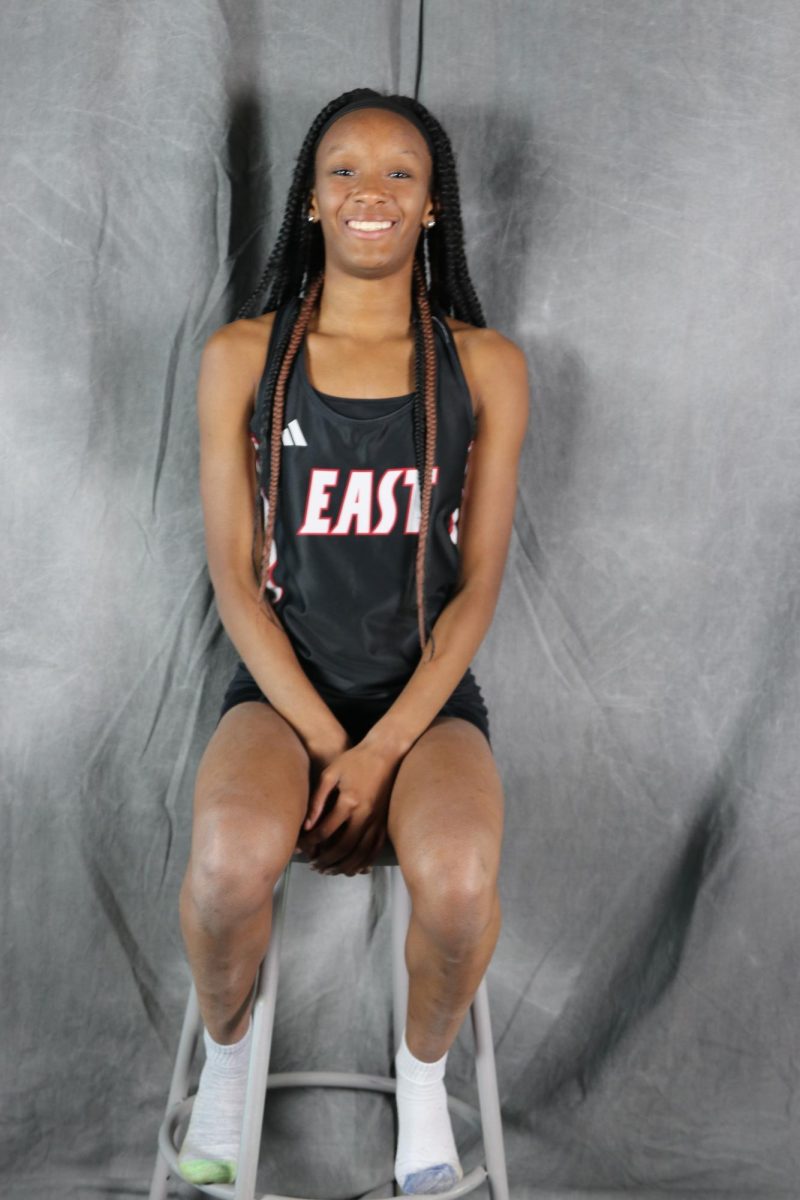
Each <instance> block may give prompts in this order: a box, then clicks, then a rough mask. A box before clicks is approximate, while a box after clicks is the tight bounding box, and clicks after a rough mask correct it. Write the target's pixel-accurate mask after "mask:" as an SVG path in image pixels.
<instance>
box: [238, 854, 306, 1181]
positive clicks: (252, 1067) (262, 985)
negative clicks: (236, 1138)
mask: <svg viewBox="0 0 800 1200" xmlns="http://www.w3.org/2000/svg"><path fill="white" fill-rule="evenodd" d="M291 866H292V864H291V862H289V863H287V865H286V868H285V870H284V872H283V874H282V875H281V877H280V879H279V880H278V882H277V884H276V885H275V890H274V892H273V900H272V932H271V933H270V939H269V946H268V947H267V953H266V954H265V956H264V959H263V961H262V963H261V966H260V968H259V975H258V982H257V984H256V997H255V1001H254V1002H253V1042H252V1045H251V1047H250V1062H249V1064H248V1069H247V1090H246V1092H245V1101H244V1116H243V1119H242V1137H241V1141H240V1143H239V1160H238V1165H237V1169H236V1184H235V1188H236V1190H235V1192H234V1196H235V1200H253V1197H254V1196H255V1190H256V1175H257V1173H258V1154H259V1150H260V1149H261V1129H262V1125H263V1121H264V1105H265V1103H266V1099H267V1080H268V1077H269V1059H270V1051H271V1048H272V1030H273V1026H274V1024H275V1005H276V998H277V994H278V967H279V962H280V951H281V940H282V937H283V922H284V916H285V911H286V902H287V898H288V895H289V872H290V870H291Z"/></svg>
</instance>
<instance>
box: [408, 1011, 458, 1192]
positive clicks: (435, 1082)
mask: <svg viewBox="0 0 800 1200" xmlns="http://www.w3.org/2000/svg"><path fill="white" fill-rule="evenodd" d="M446 1059H447V1055H446V1054H445V1055H444V1056H443V1057H442V1058H440V1059H439V1060H438V1062H432V1063H427V1062H423V1061H422V1060H421V1059H418V1058H415V1057H414V1055H413V1054H411V1052H410V1051H409V1049H408V1045H407V1043H406V1040H405V1033H404V1034H403V1039H402V1042H401V1045H400V1049H399V1050H398V1052H397V1055H396V1057H395V1070H396V1075H397V1090H396V1096H395V1098H396V1103H397V1119H398V1138H397V1153H396V1155H395V1164H394V1173H395V1179H396V1180H397V1182H398V1184H399V1185H400V1187H401V1189H402V1191H403V1193H404V1194H406V1195H414V1196H422V1195H424V1196H429V1195H435V1194H436V1193H438V1192H447V1191H449V1190H450V1188H452V1187H454V1186H455V1184H456V1183H458V1181H459V1180H460V1179H462V1178H463V1176H464V1171H463V1168H462V1166H461V1163H460V1161H459V1158H458V1151H457V1149H456V1143H455V1138H454V1137H453V1126H452V1124H451V1122H450V1112H449V1110H448V1107H447V1091H446V1088H445V1084H444V1068H445V1062H446Z"/></svg>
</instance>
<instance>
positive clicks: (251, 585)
mask: <svg viewBox="0 0 800 1200" xmlns="http://www.w3.org/2000/svg"><path fill="white" fill-rule="evenodd" d="M259 344H260V343H259ZM258 349H259V346H258V345H257V344H256V343H255V342H254V339H253V331H252V326H251V325H249V323H248V322H245V321H235V322H233V323H231V324H230V325H224V326H222V328H220V329H218V330H217V331H216V332H215V333H213V334H212V335H211V337H210V338H209V339H208V341H207V342H206V345H205V347H204V349H203V355H202V359H201V364H200V375H199V380H198V387H197V412H198V422H199V427H200V495H201V500H202V505H203V520H204V525H205V540H206V553H207V557H208V568H209V574H210V576H211V583H212V586H213V588H214V595H215V598H216V602H217V609H218V611H219V615H220V619H221V621H222V624H223V626H224V628H225V631H226V633H227V634H228V636H229V638H230V639H231V641H232V642H233V645H234V646H235V648H236V650H237V651H238V653H239V655H240V657H241V659H242V660H243V662H244V663H245V664H246V665H247V667H248V669H249V670H250V672H251V674H252V675H253V678H254V679H255V681H256V683H257V684H258V686H259V687H260V688H261V690H262V692H263V693H264V695H265V696H266V697H267V699H268V700H269V701H270V703H271V704H272V705H273V707H274V708H276V709H277V711H278V712H279V713H280V714H281V716H283V717H285V718H286V720H287V721H288V722H289V723H290V725H292V727H293V728H294V729H295V731H296V732H297V734H298V736H299V737H300V738H301V739H302V741H303V743H304V745H305V747H306V749H307V750H308V751H309V753H310V754H311V755H312V757H313V758H324V759H326V760H327V759H328V758H330V757H331V756H332V755H333V754H335V753H339V752H340V751H341V750H343V749H344V748H345V746H346V745H347V744H348V742H349V739H348V738H347V735H346V733H345V731H344V729H343V728H342V726H341V724H340V723H339V721H337V719H336V717H335V716H334V715H333V713H332V712H331V710H330V709H329V708H328V706H327V704H325V702H324V700H323V699H322V698H321V697H320V695H319V694H318V693H317V691H316V689H315V688H314V686H313V684H312V683H311V682H310V680H309V679H308V678H307V676H306V675H305V673H304V671H303V669H302V667H301V666H300V663H299V661H298V659H297V655H296V654H295V652H294V648H293V646H292V644H291V642H290V640H289V637H288V635H287V633H286V631H285V629H284V628H283V626H282V625H281V623H280V620H279V618H278V616H277V614H276V613H275V611H274V609H273V607H272V605H271V604H270V602H269V599H268V598H265V599H264V600H259V599H258V580H257V579H256V577H255V572H254V566H253V559H252V529H253V511H254V505H255V498H256V493H257V480H256V477H255V466H254V458H253V448H252V444H251V442H250V438H249V436H248V429H247V423H248V420H249V417H250V413H251V411H252V402H253V392H254V386H255V385H254V362H255V361H257V359H256V358H255V356H254V350H258ZM261 358H262V359H263V353H262V354H261Z"/></svg>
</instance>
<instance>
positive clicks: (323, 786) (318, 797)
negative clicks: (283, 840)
mask: <svg viewBox="0 0 800 1200" xmlns="http://www.w3.org/2000/svg"><path fill="white" fill-rule="evenodd" d="M338 783H339V777H338V776H337V775H335V774H327V767H326V769H325V771H323V772H322V775H321V776H320V780H319V783H318V784H317V787H316V790H315V792H314V795H313V796H312V797H311V804H310V806H309V810H308V816H307V817H306V819H305V821H304V822H303V828H304V829H312V828H313V827H314V825H315V824H316V822H317V820H318V818H319V815H320V813H321V812H322V810H323V809H324V807H325V802H326V800H327V799H328V796H329V795H330V793H331V792H332V791H333V789H334V788H335V787H336V786H338Z"/></svg>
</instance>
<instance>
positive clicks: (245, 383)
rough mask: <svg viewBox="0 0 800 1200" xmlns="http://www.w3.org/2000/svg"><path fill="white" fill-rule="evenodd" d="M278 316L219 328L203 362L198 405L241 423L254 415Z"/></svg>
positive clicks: (245, 319) (247, 319)
mask: <svg viewBox="0 0 800 1200" xmlns="http://www.w3.org/2000/svg"><path fill="white" fill-rule="evenodd" d="M274 319H275V313H274V312H269V313H263V314H262V315H261V316H259V317H243V318H240V319H239V320H236V321H230V322H229V323H228V324H227V325H221V326H220V327H219V328H218V329H215V330H214V332H213V333H212V334H210V336H209V337H208V339H207V340H206V343H205V345H204V347H203V354H202V359H201V363H200V376H199V380H198V392H197V395H198V405H199V406H200V408H201V412H202V411H203V410H204V411H205V413H206V414H207V415H208V416H210V417H211V416H216V415H219V417H220V419H222V418H229V419H230V420H232V421H234V422H236V423H237V424H239V423H240V422H241V421H242V419H245V420H246V419H247V418H248V417H249V415H250V413H252V410H253V404H254V403H255V397H256V392H257V390H258V384H259V380H260V379H261V375H262V372H263V370H264V362H265V360H266V354H267V346H268V344H269V336H270V333H271V332H272V325H273V322H274Z"/></svg>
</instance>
